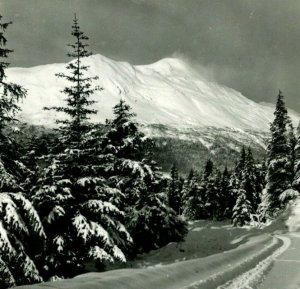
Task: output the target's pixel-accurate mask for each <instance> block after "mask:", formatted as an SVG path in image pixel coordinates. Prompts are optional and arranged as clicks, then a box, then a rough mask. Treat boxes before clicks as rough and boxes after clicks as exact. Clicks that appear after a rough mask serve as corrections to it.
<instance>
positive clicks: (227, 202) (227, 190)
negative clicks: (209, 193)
mask: <svg viewBox="0 0 300 289" xmlns="http://www.w3.org/2000/svg"><path fill="white" fill-rule="evenodd" d="M221 195H222V198H223V206H222V207H223V210H224V212H223V215H224V218H231V216H232V209H233V207H234V205H235V201H236V198H235V195H234V194H233V191H232V188H231V173H230V172H229V171H228V168H227V166H226V167H225V169H224V171H223V173H222V180H221Z"/></svg>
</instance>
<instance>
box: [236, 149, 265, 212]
mask: <svg viewBox="0 0 300 289" xmlns="http://www.w3.org/2000/svg"><path fill="white" fill-rule="evenodd" d="M241 182H243V189H244V190H245V191H246V197H247V200H249V202H250V204H251V206H252V208H253V210H254V211H256V209H257V208H258V205H259V203H260V194H261V192H262V190H263V186H262V184H261V183H259V178H258V176H257V169H256V167H255V163H254V158H253V155H252V151H251V149H250V148H248V151H247V154H246V158H245V167H244V169H243V170H242V179H241Z"/></svg>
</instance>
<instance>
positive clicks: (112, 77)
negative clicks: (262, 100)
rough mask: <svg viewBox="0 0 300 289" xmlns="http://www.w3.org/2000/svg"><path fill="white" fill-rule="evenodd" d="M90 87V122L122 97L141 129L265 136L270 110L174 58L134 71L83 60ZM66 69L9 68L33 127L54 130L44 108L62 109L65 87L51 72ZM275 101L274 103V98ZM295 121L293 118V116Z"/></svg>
mask: <svg viewBox="0 0 300 289" xmlns="http://www.w3.org/2000/svg"><path fill="white" fill-rule="evenodd" d="M85 62H86V64H88V65H89V66H90V70H89V73H90V75H91V76H94V75H97V76H99V80H97V81H96V82H95V85H99V86H101V87H103V88H104V90H103V91H100V92H97V93H96V94H95V95H94V99H95V100H96V101H97V103H96V105H95V106H96V109H97V110H98V115H97V116H95V117H94V120H95V121H104V120H105V119H106V118H110V117H111V116H112V107H113V106H114V105H115V104H116V103H117V102H118V100H119V99H120V98H121V97H122V98H124V99H125V100H126V101H127V102H128V103H129V104H130V105H131V106H132V108H133V109H134V111H135V112H136V113H137V119H138V120H139V121H140V122H141V123H144V124H163V125H168V126H172V127H176V128H177V129H178V128H183V129H185V128H191V127H207V126H214V127H218V128H225V127H230V128H235V129H242V130H256V131H267V130H268V127H269V123H270V122H271V121H272V119H273V111H274V108H272V107H270V106H269V105H264V104H259V103H256V102H254V101H252V100H250V99H248V98H246V97H244V96H243V95H242V94H241V93H239V92H237V91H235V90H233V89H230V88H227V87H225V86H222V85H219V84H217V83H213V82H209V81H207V80H206V79H204V78H203V77H202V76H201V75H199V74H198V73H197V72H196V71H195V70H193V69H192V68H191V67H190V66H189V65H188V64H187V63H185V62H184V61H182V60H179V59H176V58H166V59H162V60H160V61H158V62H156V63H154V64H150V65H137V66H133V65H130V64H129V63H127V62H117V61H114V60H111V59H109V58H106V57H104V56H101V55H93V56H90V57H88V58H86V59H85ZM65 66H66V64H61V63H60V64H48V65H42V66H36V67H31V68H10V69H8V70H7V75H8V80H10V81H13V82H16V83H18V84H21V85H23V86H24V87H25V88H26V89H27V90H28V96H27V98H26V99H25V100H24V101H23V103H22V109H23V111H22V114H21V118H22V119H23V120H26V121H27V122H29V123H33V124H45V125H53V123H54V119H55V117H56V116H55V115H54V112H52V111H44V110H43V107H45V106H57V105H63V104H64V102H63V99H64V95H63V94H61V93H60V91H61V90H62V89H63V88H64V87H65V86H66V85H67V83H66V82H65V80H64V79H59V78H57V77H56V76H55V73H58V72H65V70H66V69H65ZM274 100H275V98H274ZM292 117H293V118H294V119H295V118H297V117H298V116H297V115H296V114H295V113H292Z"/></svg>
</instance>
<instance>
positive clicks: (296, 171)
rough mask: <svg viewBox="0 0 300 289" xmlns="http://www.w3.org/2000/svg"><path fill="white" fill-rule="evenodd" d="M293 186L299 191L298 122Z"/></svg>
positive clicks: (299, 144)
mask: <svg viewBox="0 0 300 289" xmlns="http://www.w3.org/2000/svg"><path fill="white" fill-rule="evenodd" d="M296 140H297V142H296V145H295V164H294V181H293V188H294V189H295V190H297V191H298V192H299V193H300V122H299V125H298V127H297V134H296Z"/></svg>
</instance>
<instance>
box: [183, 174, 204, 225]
mask: <svg viewBox="0 0 300 289" xmlns="http://www.w3.org/2000/svg"><path fill="white" fill-rule="evenodd" d="M205 189H206V187H204V186H203V182H202V180H201V177H200V176H199V175H198V173H196V172H195V171H194V170H191V173H190V174H189V176H188V178H187V179H186V181H185V183H184V186H183V200H184V201H183V215H184V216H185V217H186V218H187V219H189V220H199V219H203V218H206V211H205V206H204V205H205Z"/></svg>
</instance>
